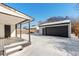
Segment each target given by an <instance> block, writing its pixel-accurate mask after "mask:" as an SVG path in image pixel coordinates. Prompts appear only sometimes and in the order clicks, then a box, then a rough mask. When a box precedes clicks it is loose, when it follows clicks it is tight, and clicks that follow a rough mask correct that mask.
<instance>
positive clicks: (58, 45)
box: [10, 35, 79, 56]
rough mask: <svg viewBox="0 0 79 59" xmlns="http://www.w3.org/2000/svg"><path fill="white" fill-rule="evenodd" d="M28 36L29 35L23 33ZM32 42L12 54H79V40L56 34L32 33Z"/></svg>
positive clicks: (24, 36)
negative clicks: (41, 34)
mask: <svg viewBox="0 0 79 59" xmlns="http://www.w3.org/2000/svg"><path fill="white" fill-rule="evenodd" d="M23 38H27V35H23ZM31 41H32V44H31V45H30V46H28V47H26V48H24V49H23V50H22V51H19V52H15V53H13V54H11V55H10V56H71V55H73V56H79V40H78V39H77V38H62V37H55V36H38V35H37V36H36V35H31Z"/></svg>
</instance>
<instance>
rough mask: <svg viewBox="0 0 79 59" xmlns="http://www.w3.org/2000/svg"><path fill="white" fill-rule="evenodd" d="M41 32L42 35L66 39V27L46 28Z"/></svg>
mask: <svg viewBox="0 0 79 59" xmlns="http://www.w3.org/2000/svg"><path fill="white" fill-rule="evenodd" d="M42 32H43V33H42V34H43V35H49V36H61V37H68V26H57V27H46V28H43V30H42Z"/></svg>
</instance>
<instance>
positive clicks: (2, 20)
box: [0, 4, 32, 38]
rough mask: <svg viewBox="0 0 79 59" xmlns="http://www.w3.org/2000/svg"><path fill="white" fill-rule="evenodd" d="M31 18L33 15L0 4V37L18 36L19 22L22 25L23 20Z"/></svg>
mask: <svg viewBox="0 0 79 59" xmlns="http://www.w3.org/2000/svg"><path fill="white" fill-rule="evenodd" d="M31 20H32V17H30V16H28V15H25V14H23V13H21V12H18V11H17V10H15V9H13V8H11V7H9V6H6V5H4V4H0V38H8V37H16V36H17V31H16V27H17V24H20V27H21V23H22V22H25V21H31Z"/></svg>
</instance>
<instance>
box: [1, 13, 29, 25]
mask: <svg viewBox="0 0 79 59" xmlns="http://www.w3.org/2000/svg"><path fill="white" fill-rule="evenodd" d="M24 20H25V19H23V18H19V17H15V16H11V15H7V14H4V13H0V24H17V23H20V22H22V21H24ZM27 21H28V20H27Z"/></svg>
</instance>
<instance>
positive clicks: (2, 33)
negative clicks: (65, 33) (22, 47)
mask: <svg viewBox="0 0 79 59" xmlns="http://www.w3.org/2000/svg"><path fill="white" fill-rule="evenodd" d="M4 25H5V24H0V38H4V37H5V28H4ZM6 25H7V24H6ZM11 37H15V25H11Z"/></svg>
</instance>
